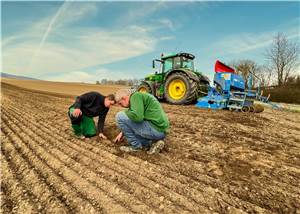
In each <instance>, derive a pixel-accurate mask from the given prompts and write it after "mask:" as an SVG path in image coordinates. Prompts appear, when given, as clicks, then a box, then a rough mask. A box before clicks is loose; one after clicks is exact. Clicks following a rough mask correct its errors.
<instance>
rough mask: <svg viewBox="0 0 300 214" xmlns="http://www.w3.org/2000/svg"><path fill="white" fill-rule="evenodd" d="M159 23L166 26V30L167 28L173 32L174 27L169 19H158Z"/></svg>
mask: <svg viewBox="0 0 300 214" xmlns="http://www.w3.org/2000/svg"><path fill="white" fill-rule="evenodd" d="M159 22H160V23H161V24H162V25H164V26H166V27H167V28H169V29H170V30H172V31H174V30H175V27H174V25H173V22H172V21H171V20H169V19H160V20H159Z"/></svg>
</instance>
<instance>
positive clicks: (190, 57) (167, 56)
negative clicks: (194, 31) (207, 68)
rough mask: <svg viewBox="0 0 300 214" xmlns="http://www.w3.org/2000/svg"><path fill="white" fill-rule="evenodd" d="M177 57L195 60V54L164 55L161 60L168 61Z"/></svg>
mask: <svg viewBox="0 0 300 214" xmlns="http://www.w3.org/2000/svg"><path fill="white" fill-rule="evenodd" d="M177 56H184V57H186V58H189V59H194V58H195V56H194V55H193V54H190V53H171V54H167V55H163V54H162V56H161V59H162V60H166V59H168V58H174V57H177Z"/></svg>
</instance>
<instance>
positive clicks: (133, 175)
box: [15, 118, 198, 210]
mask: <svg viewBox="0 0 300 214" xmlns="http://www.w3.org/2000/svg"><path fill="white" fill-rule="evenodd" d="M15 119H16V118H15ZM28 125H30V124H28ZM48 127H49V128H48V129H47V128H46V126H45V128H44V129H43V128H42V125H41V126H39V128H40V129H42V132H49V130H51V129H52V128H51V125H49V126H48ZM36 128H37V127H32V129H36ZM37 132H39V131H37ZM49 134H52V135H53V136H54V138H55V139H56V141H58V142H61V141H63V139H64V138H63V137H60V136H56V135H54V132H51V131H50V132H49ZM64 143H66V144H69V142H68V141H64ZM80 150H81V152H82V153H83V154H84V153H85V152H90V151H89V149H88V150H86V151H85V150H82V149H80ZM105 154H106V155H108V156H109V154H108V153H105ZM99 156H100V157H101V156H103V155H102V154H97V157H99ZM106 162H107V161H106ZM100 164H103V162H101V163H100ZM108 164H109V163H106V165H108ZM116 168H118V169H119V170H121V172H122V171H124V169H122V168H121V167H119V166H118V165H115V166H114V169H116ZM126 174H129V176H130V177H134V178H136V179H137V180H140V183H146V182H151V185H150V186H152V187H153V188H152V189H154V191H156V192H157V191H158V192H160V191H161V190H160V189H158V188H157V187H156V184H157V183H154V182H153V181H150V180H148V179H146V180H145V178H144V179H143V178H142V177H140V176H137V175H136V174H135V172H132V171H130V170H129V171H128V172H126ZM134 180H135V179H134ZM163 193H164V194H163V195H164V196H165V197H163V198H168V197H170V196H168V195H169V192H168V190H164V191H163ZM174 194H175V196H173V194H172V197H171V199H173V200H172V201H174V200H179V199H180V198H182V197H181V196H180V195H176V193H174ZM170 195H171V194H170ZM176 196H177V197H178V198H179V199H176V198H175V197H176ZM164 200H165V199H164ZM180 200H185V199H184V198H183V199H180ZM158 202H160V201H158ZM175 202H176V201H175ZM182 203H189V202H188V201H183V202H182ZM166 204H167V203H166ZM169 204H170V205H171V204H172V203H169ZM192 206H197V205H195V204H194V205H191V206H190V207H191V209H193V210H194V209H197V207H198V206H197V207H192Z"/></svg>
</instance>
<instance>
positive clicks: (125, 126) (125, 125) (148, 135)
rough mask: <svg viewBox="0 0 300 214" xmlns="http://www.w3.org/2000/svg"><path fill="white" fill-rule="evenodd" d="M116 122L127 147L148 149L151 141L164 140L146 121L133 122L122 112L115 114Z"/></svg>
mask: <svg viewBox="0 0 300 214" xmlns="http://www.w3.org/2000/svg"><path fill="white" fill-rule="evenodd" d="M116 121H117V124H118V127H119V128H120V129H121V131H122V133H123V134H124V136H125V137H126V139H127V141H128V143H129V145H130V146H132V147H133V148H136V149H141V148H143V147H150V146H151V144H152V142H153V141H157V140H161V139H164V138H165V136H166V135H165V133H163V132H159V131H157V130H156V129H155V128H153V127H152V126H151V124H150V122H148V121H143V122H140V123H136V122H133V121H132V120H130V119H129V118H128V116H127V115H126V114H125V112H124V111H120V112H118V113H117V115H116Z"/></svg>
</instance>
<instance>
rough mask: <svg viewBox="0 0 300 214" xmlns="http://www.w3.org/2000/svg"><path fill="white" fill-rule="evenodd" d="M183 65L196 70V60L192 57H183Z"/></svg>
mask: <svg viewBox="0 0 300 214" xmlns="http://www.w3.org/2000/svg"><path fill="white" fill-rule="evenodd" d="M182 67H183V68H188V69H191V70H194V62H193V60H192V59H188V58H186V57H182Z"/></svg>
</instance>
